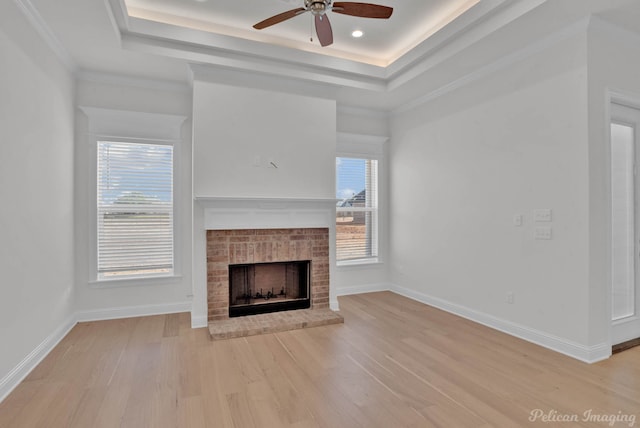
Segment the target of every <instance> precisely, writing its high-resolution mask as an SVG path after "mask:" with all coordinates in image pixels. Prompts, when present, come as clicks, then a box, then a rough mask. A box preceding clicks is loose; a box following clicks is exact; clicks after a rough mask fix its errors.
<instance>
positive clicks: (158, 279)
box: [89, 275, 182, 288]
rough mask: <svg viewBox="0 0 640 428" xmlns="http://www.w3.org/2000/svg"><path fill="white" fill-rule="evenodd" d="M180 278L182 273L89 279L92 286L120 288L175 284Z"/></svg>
mask: <svg viewBox="0 0 640 428" xmlns="http://www.w3.org/2000/svg"><path fill="white" fill-rule="evenodd" d="M181 280H182V275H169V276H153V277H151V276H148V277H145V278H118V279H101V280H94V281H89V286H90V287H92V288H120V287H136V286H146V285H165V284H176V283H178V282H180V281H181Z"/></svg>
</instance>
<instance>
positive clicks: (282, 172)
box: [193, 81, 336, 198]
mask: <svg viewBox="0 0 640 428" xmlns="http://www.w3.org/2000/svg"><path fill="white" fill-rule="evenodd" d="M193 115H194V117H193V120H194V129H193V137H194V162H193V169H194V170H193V177H194V178H193V179H194V185H193V188H194V196H196V197H276V198H281V197H285V198H334V197H335V184H334V183H335V177H334V169H335V149H336V103H335V101H331V100H323V99H318V98H311V97H305V96H300V95H293V94H286V93H282V92H271V91H264V90H259V89H249V88H241V87H233V86H226V85H220V84H214V83H209V82H202V81H196V82H194V88H193ZM271 161H273V163H275V164H276V165H277V168H274V167H273V166H272V165H270V164H269V163H270V162H271Z"/></svg>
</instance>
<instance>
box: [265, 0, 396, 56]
mask: <svg viewBox="0 0 640 428" xmlns="http://www.w3.org/2000/svg"><path fill="white" fill-rule="evenodd" d="M328 11H332V12H335V13H342V14H344V15H351V16H359V17H362V18H378V19H388V18H389V17H390V16H391V14H392V13H393V8H392V7H388V6H381V5H378V4H371V3H355V2H342V1H341V2H335V3H334V2H333V1H332V0H304V7H299V8H297V9H291V10H288V11H286V12H283V13H280V14H278V15H274V16H272V17H271V18H267V19H265V20H264V21H260V22H258V23H257V24H256V25H254V26H253V28H255V29H256V30H262V29H263V28H267V27H270V26H272V25H275V24H279V23H280V22H282V21H286V20H287V19H291V18H293V17H295V16H298V15H301V14H303V13H306V12H311V14H312V15H313V17H314V20H315V24H316V34H317V35H318V40H319V41H320V45H321V46H329V45H330V44H332V43H333V30H332V29H331V23H330V22H329V17H327V15H326V13H327V12H328Z"/></svg>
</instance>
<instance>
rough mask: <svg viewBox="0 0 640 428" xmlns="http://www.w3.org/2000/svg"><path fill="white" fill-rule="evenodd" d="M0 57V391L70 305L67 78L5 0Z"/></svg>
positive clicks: (58, 324) (53, 331)
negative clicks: (0, 349)
mask: <svg viewBox="0 0 640 428" xmlns="http://www.w3.org/2000/svg"><path fill="white" fill-rule="evenodd" d="M0 58H2V60H1V63H2V65H1V66H0V131H1V132H2V143H1V144H0V199H1V200H2V209H0V242H1V243H2V245H0V272H2V282H1V283H0V343H2V351H0V399H2V396H3V394H4V393H6V392H7V390H6V389H4V388H5V387H9V386H8V383H10V382H15V381H16V380H19V379H16V378H15V377H21V375H22V373H20V371H19V369H20V367H19V363H21V361H23V360H24V359H25V358H26V357H27V356H28V355H29V354H32V355H34V354H33V353H37V351H38V350H39V349H40V348H39V346H40V345H41V343H43V341H45V340H46V339H47V338H48V337H51V336H52V335H53V336H55V335H56V330H57V329H58V328H59V327H62V328H64V326H65V324H68V323H69V321H68V319H69V317H70V315H71V314H72V311H73V280H74V273H73V272H74V262H73V253H74V248H73V220H74V218H73V215H74V213H73V120H74V118H73V91H74V85H73V79H72V77H71V74H70V73H69V72H68V71H67V70H66V69H65V68H64V67H63V66H62V65H61V63H60V62H59V61H58V59H57V58H56V57H55V56H54V54H53V52H52V51H51V50H50V49H49V48H48V47H47V45H46V44H45V43H44V41H43V40H42V39H40V37H39V36H38V35H37V33H36V32H35V30H34V29H33V27H32V26H31V25H30V24H29V22H27V20H26V19H25V18H24V17H23V15H22V14H21V13H20V12H19V11H18V10H17V9H16V7H15V6H14V3H13V2H11V1H3V2H0ZM59 334H62V332H59ZM34 358H37V356H36V357H34ZM14 369H16V371H14V372H13V373H11V371H12V370H14Z"/></svg>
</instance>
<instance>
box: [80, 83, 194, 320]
mask: <svg viewBox="0 0 640 428" xmlns="http://www.w3.org/2000/svg"><path fill="white" fill-rule="evenodd" d="M81 77H82V78H81V80H78V83H77V97H76V103H77V105H78V106H86V107H98V108H106V109H114V110H125V111H134V112H143V113H159V114H171V115H181V116H185V117H187V118H188V119H187V120H186V121H185V123H184V124H183V126H182V141H181V144H180V153H179V159H180V162H179V165H178V166H177V169H176V174H178V175H179V183H180V184H179V186H178V188H176V190H175V192H176V206H177V207H178V213H177V218H178V224H177V237H178V240H177V247H178V248H177V255H178V257H179V258H178V259H177V260H176V265H177V266H178V267H179V271H178V272H177V274H178V275H179V277H178V278H175V279H171V280H167V279H160V278H158V279H156V280H149V281H147V282H145V283H144V284H143V285H141V284H139V283H135V282H131V283H129V284H121V285H122V286H118V287H108V288H101V287H99V286H96V285H95V284H91V283H90V282H91V281H92V280H93V279H94V278H91V277H90V264H91V261H90V260H89V257H90V254H91V251H90V248H89V246H90V245H91V243H92V242H95V241H94V240H93V239H92V237H91V236H90V234H91V233H92V231H91V229H90V224H91V223H90V220H91V218H90V216H91V209H90V207H91V205H92V204H94V203H95V202H94V201H93V199H92V197H91V188H90V186H94V185H95V177H94V176H93V175H92V172H91V171H92V169H91V164H92V162H95V161H94V159H93V158H92V155H91V150H90V149H91V144H94V141H93V139H92V138H91V136H89V135H88V126H89V123H88V118H87V117H86V116H85V114H84V113H83V112H82V111H80V110H79V109H78V110H77V111H76V117H77V126H76V140H77V142H76V147H75V156H76V161H75V170H76V194H75V211H76V229H75V233H76V235H75V236H76V246H77V248H78V251H77V259H76V284H77V286H76V301H77V309H78V311H79V317H80V319H100V318H109V317H118V316H127V315H130V316H133V315H140V314H145V313H153V312H171V311H174V310H183V311H184V310H188V306H189V304H190V301H191V295H192V292H191V251H192V240H191V228H192V226H191V224H192V223H191V220H192V211H191V207H192V204H191V120H190V117H191V93H190V90H189V88H188V87H187V86H182V85H171V84H167V83H162V82H153V81H139V80H132V79H128V78H117V77H113V76H111V77H110V78H108V79H107V78H105V76H100V75H91V74H84V75H83V76H81Z"/></svg>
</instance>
